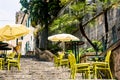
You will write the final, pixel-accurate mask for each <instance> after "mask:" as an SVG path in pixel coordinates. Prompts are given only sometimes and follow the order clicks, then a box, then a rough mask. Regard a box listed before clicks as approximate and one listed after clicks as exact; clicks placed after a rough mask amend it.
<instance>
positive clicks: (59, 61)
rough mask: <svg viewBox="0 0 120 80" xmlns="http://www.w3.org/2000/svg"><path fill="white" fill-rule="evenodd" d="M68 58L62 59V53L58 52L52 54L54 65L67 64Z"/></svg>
mask: <svg viewBox="0 0 120 80" xmlns="http://www.w3.org/2000/svg"><path fill="white" fill-rule="evenodd" d="M68 64H69V63H68V59H64V53H61V54H59V55H58V56H56V55H54V65H55V66H56V67H58V66H68Z"/></svg>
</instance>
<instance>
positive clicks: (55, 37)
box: [48, 33, 80, 51]
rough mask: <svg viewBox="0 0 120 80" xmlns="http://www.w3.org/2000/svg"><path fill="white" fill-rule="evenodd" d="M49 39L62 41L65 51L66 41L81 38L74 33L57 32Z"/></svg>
mask: <svg viewBox="0 0 120 80" xmlns="http://www.w3.org/2000/svg"><path fill="white" fill-rule="evenodd" d="M48 40H50V41H62V44H63V51H65V43H64V42H68V41H79V40H80V39H79V38H77V37H75V36H74V35H71V34H66V33H62V34H56V35H52V36H49V37H48Z"/></svg>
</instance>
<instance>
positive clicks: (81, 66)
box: [68, 53, 91, 79]
mask: <svg viewBox="0 0 120 80" xmlns="http://www.w3.org/2000/svg"><path fill="white" fill-rule="evenodd" d="M68 59H69V63H70V69H71V74H70V77H71V78H72V79H75V76H76V73H77V72H79V73H83V74H85V77H84V78H88V79H90V72H91V71H90V69H91V66H90V63H78V64H77V63H76V59H75V56H74V54H72V53H70V54H69V55H68Z"/></svg>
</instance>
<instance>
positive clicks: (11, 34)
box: [0, 24, 29, 41]
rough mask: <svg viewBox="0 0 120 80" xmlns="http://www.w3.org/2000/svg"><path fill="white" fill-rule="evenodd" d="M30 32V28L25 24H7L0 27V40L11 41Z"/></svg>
mask: <svg viewBox="0 0 120 80" xmlns="http://www.w3.org/2000/svg"><path fill="white" fill-rule="evenodd" d="M28 33H29V29H27V28H26V27H25V26H24V25H21V24H15V25H5V26H4V27H2V28H0V41H9V40H13V39H17V38H19V37H21V36H24V35H26V34H28Z"/></svg>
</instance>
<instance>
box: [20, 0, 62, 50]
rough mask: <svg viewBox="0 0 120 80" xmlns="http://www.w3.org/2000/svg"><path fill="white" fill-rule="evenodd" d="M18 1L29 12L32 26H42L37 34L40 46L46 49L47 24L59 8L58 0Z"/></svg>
mask: <svg viewBox="0 0 120 80" xmlns="http://www.w3.org/2000/svg"><path fill="white" fill-rule="evenodd" d="M20 3H21V4H22V6H23V8H24V9H25V10H27V12H28V13H29V15H30V18H31V23H32V26H34V27H35V26H36V25H40V26H41V27H42V31H41V32H39V34H38V35H41V40H40V48H45V49H46V48H47V38H48V26H49V24H50V23H51V22H52V21H53V19H54V18H55V17H56V16H57V13H58V12H59V10H60V9H61V7H60V5H59V3H60V2H59V0H29V1H28V0H20ZM36 44H38V43H36ZM37 47H38V46H37Z"/></svg>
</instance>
